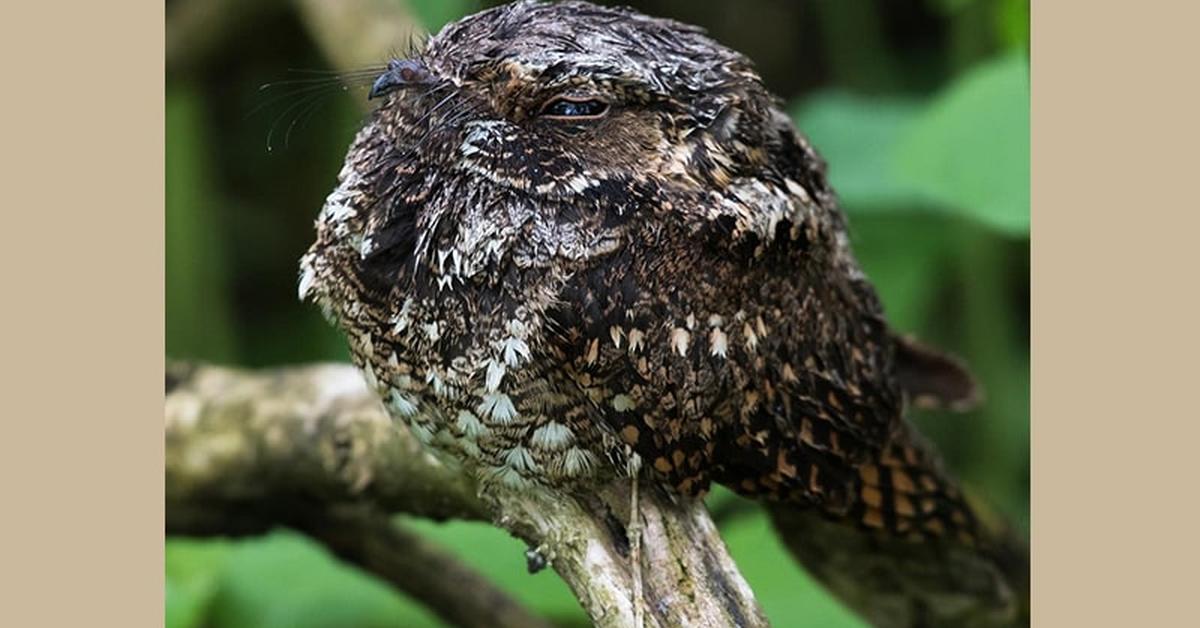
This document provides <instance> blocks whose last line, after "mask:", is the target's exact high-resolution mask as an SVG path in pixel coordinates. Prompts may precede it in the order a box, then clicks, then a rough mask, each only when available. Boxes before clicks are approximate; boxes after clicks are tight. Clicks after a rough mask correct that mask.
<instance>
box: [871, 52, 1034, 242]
mask: <svg viewBox="0 0 1200 628" xmlns="http://www.w3.org/2000/svg"><path fill="white" fill-rule="evenodd" d="M892 157H893V159H894V160H895V169H894V172H895V173H896V175H897V177H898V179H899V180H900V181H901V182H903V183H904V184H906V185H909V186H912V188H913V189H916V190H919V191H920V192H921V193H922V194H924V195H926V196H927V197H929V198H931V199H933V200H936V201H937V202H939V203H941V204H943V205H946V206H948V207H951V208H954V209H955V210H957V211H959V212H961V213H963V214H964V215H967V216H970V217H972V218H975V219H977V220H979V221H981V222H983V223H984V224H986V225H988V226H990V227H992V228H994V229H998V230H1000V231H1003V232H1005V233H1008V234H1010V235H1026V234H1028V233H1029V63H1028V60H1027V58H1026V56H1025V54H1024V53H1023V52H1015V53H1012V54H1009V55H1006V56H1004V57H1002V58H1001V59H999V60H997V61H993V62H989V63H986V64H984V65H981V66H978V67H976V68H974V69H973V70H971V71H970V72H969V73H967V75H966V76H964V77H962V78H961V79H959V80H958V81H956V82H954V83H953V84H952V85H950V87H949V88H947V89H946V90H945V91H944V92H943V93H942V94H941V95H939V96H938V97H937V98H936V99H935V100H934V102H933V103H931V104H930V106H929V107H928V108H927V109H926V110H925V111H924V112H923V113H922V114H921V115H920V116H919V117H918V118H917V119H916V120H914V121H913V123H912V124H911V125H910V126H909V128H908V129H907V131H906V132H905V135H904V137H903V138H902V139H901V140H900V141H899V143H898V144H897V146H896V148H895V152H894V153H893V154H892Z"/></svg>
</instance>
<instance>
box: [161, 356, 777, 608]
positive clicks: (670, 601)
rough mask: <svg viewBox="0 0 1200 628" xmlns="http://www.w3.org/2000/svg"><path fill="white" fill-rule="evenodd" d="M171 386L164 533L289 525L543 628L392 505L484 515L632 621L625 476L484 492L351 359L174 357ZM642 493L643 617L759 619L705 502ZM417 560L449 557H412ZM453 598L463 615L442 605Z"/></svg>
mask: <svg viewBox="0 0 1200 628" xmlns="http://www.w3.org/2000/svg"><path fill="white" fill-rule="evenodd" d="M167 389H168V394H167V399H166V439H167V456H166V494H167V495H166V497H167V531H168V533H171V534H248V533H257V532H261V531H264V530H266V529H269V528H270V527H272V526H275V525H288V526H291V527H295V528H297V529H300V530H302V531H305V532H306V533H308V534H309V535H311V536H313V537H314V538H316V539H317V540H319V541H320V542H322V543H324V544H325V545H326V546H328V547H330V549H331V550H332V551H333V552H334V553H335V554H337V555H339V556H341V557H343V558H344V559H347V560H349V561H350V562H352V563H354V564H357V565H359V566H360V567H362V568H364V569H366V570H368V571H371V572H373V573H376V574H378V575H380V576H381V577H383V578H385V579H387V580H389V581H390V582H392V583H393V584H395V585H396V586H397V587H398V588H401V589H403V590H405V591H408V592H410V593H412V594H413V595H415V596H417V597H419V598H420V599H422V600H424V601H426V602H427V603H429V604H430V606H431V607H432V608H434V609H435V610H436V611H437V612H439V613H440V614H442V616H443V617H446V618H447V619H448V620H450V621H453V622H455V623H457V624H458V625H467V626H469V625H483V624H474V623H471V621H472V618H479V617H480V616H479V615H478V613H479V612H483V611H484V610H486V611H487V612H488V613H490V614H489V615H487V618H486V619H487V620H488V621H490V624H487V625H504V624H500V623H497V622H498V620H497V617H501V616H504V613H509V614H511V617H512V618H513V619H511V620H510V621H512V622H514V623H512V624H509V625H525V626H537V625H539V623H537V622H539V621H540V620H536V618H533V617H531V616H529V615H528V614H527V613H526V611H524V610H522V609H520V608H519V607H518V606H517V605H516V604H515V602H511V601H510V600H508V599H507V598H505V597H504V594H503V593H500V592H499V590H498V589H496V588H495V587H494V586H492V585H489V584H488V583H486V581H484V580H483V579H482V578H481V577H479V576H476V575H474V574H472V573H470V572H467V571H465V570H466V567H463V566H461V565H457V563H451V562H449V561H452V560H453V559H450V558H449V557H444V556H440V555H437V553H436V550H432V548H428V546H424V545H418V544H419V543H420V541H419V540H418V539H415V538H413V537H412V535H411V534H409V533H406V532H403V531H400V530H398V529H396V528H395V527H393V526H391V525H390V524H388V523H387V522H386V515H387V514H390V513H395V512H406V513H412V514H417V515H421V516H428V517H434V518H448V517H460V518H467V519H489V520H491V521H493V522H495V523H496V524H497V525H499V526H501V527H503V528H504V529H506V530H508V531H509V532H511V533H513V534H514V535H516V536H518V537H520V538H521V539H523V540H525V541H526V542H527V543H528V544H529V545H530V546H531V547H535V548H538V549H537V552H536V555H535V557H537V556H540V557H541V558H545V559H546V560H548V562H549V564H550V565H551V566H553V567H554V568H555V570H556V571H558V573H559V575H560V576H562V577H563V579H564V580H565V581H566V582H567V584H568V585H569V586H570V587H571V589H572V591H574V592H575V595H576V596H577V597H578V598H579V600H580V603H581V604H582V606H583V608H584V611H585V612H587V614H588V615H589V616H590V617H591V619H592V621H593V623H595V624H596V625H598V626H612V627H617V626H622V627H623V626H633V625H635V622H634V616H635V603H634V598H633V591H634V590H635V588H634V573H633V570H632V564H631V563H632V561H631V559H630V539H629V536H628V531H627V530H626V524H627V522H629V521H630V516H629V514H630V494H629V493H630V485H629V482H628V481H622V482H619V483H617V484H616V485H613V486H606V487H599V488H597V489H596V490H595V491H594V492H592V493H589V494H587V495H581V496H569V495H564V494H561V493H557V492H549V491H522V492H519V493H515V492H505V491H488V492H487V493H486V494H484V495H483V496H482V499H481V498H480V497H479V496H477V494H476V487H475V486H474V485H473V483H472V482H470V481H469V480H468V479H467V478H466V477H465V476H464V475H463V474H461V473H459V472H457V471H456V470H454V469H451V468H450V467H448V466H446V465H444V464H442V463H441V462H439V461H438V460H437V459H436V458H434V457H433V456H431V455H430V454H428V453H426V452H425V451H424V450H422V449H421V447H420V445H419V444H418V443H417V442H416V440H415V439H414V438H412V437H411V435H410V434H409V433H408V432H407V431H406V430H404V429H400V428H398V427H396V426H395V424H394V423H392V421H391V420H390V419H389V418H388V417H387V416H386V414H385V413H384V411H383V408H382V406H381V404H380V403H379V402H378V400H377V399H376V398H375V397H374V396H373V395H371V394H370V393H369V392H368V391H367V389H366V386H365V385H364V384H363V383H362V381H361V376H360V375H359V373H358V372H357V371H356V370H355V369H354V368H353V367H350V366H340V365H338V366H335V365H321V366H311V367H298V368H288V369H278V370H273V371H265V372H247V371H238V370H232V369H225V368H218V367H188V366H184V365H171V366H169V367H168V371H167ZM640 493H641V495H640V501H639V515H640V516H639V520H640V523H641V530H642V531H641V539H642V543H641V547H642V551H641V560H640V565H641V574H642V584H643V586H642V587H641V589H642V596H641V598H640V605H641V609H642V610H643V611H644V625H646V626H661V627H666V626H765V625H766V624H767V622H766V619H765V618H764V616H763V614H762V611H761V610H760V609H759V608H758V605H757V603H756V602H755V600H754V596H753V593H752V592H751V590H750V588H749V586H748V585H747V584H746V582H745V580H744V579H743V578H742V577H741V574H740V573H739V572H738V571H737V568H736V566H735V565H734V563H733V561H732V559H731V558H730V557H729V555H728V553H727V551H726V549H725V545H724V543H723V542H722V541H721V539H720V536H719V535H718V534H717V530H716V527H715V526H714V525H713V523H712V520H711V519H710V518H709V516H708V513H707V512H706V511H705V509H704V506H703V504H702V503H700V502H698V501H690V500H677V499H675V498H673V497H671V496H669V495H667V494H664V493H662V492H659V491H656V490H653V489H652V488H651V487H647V486H643V487H641V490H640ZM407 560H420V561H422V564H424V565H429V564H430V563H433V564H441V565H452V566H447V567H438V568H430V567H428V566H425V567H421V568H415V569H414V568H412V566H411V563H408V562H405V561H407ZM438 571H440V573H434V572H438ZM454 573H458V574H463V573H467V574H470V575H469V576H451V575H450V574H454ZM443 576H445V577H443ZM464 578H469V579H470V581H471V585H470V586H464V585H463V584H462V582H464ZM463 596H469V598H470V599H467V598H464V597H463ZM464 600H466V601H464ZM451 601H452V602H451ZM471 609H473V610H471ZM458 610H461V611H462V613H463V614H464V615H463V616H457V617H451V616H449V615H448V613H451V612H454V611H458ZM521 622H525V623H521Z"/></svg>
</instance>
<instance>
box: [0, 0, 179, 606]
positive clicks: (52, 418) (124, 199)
mask: <svg viewBox="0 0 1200 628" xmlns="http://www.w3.org/2000/svg"><path fill="white" fill-rule="evenodd" d="M18 7H19V8H18ZM0 25H2V26H0V31H2V32H3V35H2V36H0V47H2V54H0V59H2V61H0V63H2V64H3V68H4V80H3V82H4V97H3V103H4V104H3V109H2V112H0V128H2V129H3V134H2V137H3V140H2V142H0V151H2V152H4V153H6V156H7V159H6V160H5V162H6V163H4V165H3V169H2V170H0V172H3V174H2V175H0V181H3V182H4V186H3V187H4V190H5V197H4V202H3V210H2V212H3V213H2V216H3V217H2V219H0V225H2V226H0V237H2V239H3V246H2V247H0V269H2V270H0V273H2V275H0V282H2V285H3V288H2V292H0V294H3V296H2V297H0V299H2V302H3V307H2V309H0V311H3V315H0V319H2V321H3V322H2V325H3V330H4V338H5V342H4V343H3V351H4V361H5V362H6V363H7V366H8V368H7V372H6V373H5V374H4V380H3V381H4V385H3V388H2V389H3V392H4V412H3V417H2V421H0V424H2V425H3V428H0V430H2V433H0V482H2V483H3V486H2V487H0V495H2V497H0V512H3V515H2V516H0V522H2V523H0V544H2V548H0V572H4V576H5V577H4V579H3V580H4V582H3V591H4V593H3V595H0V599H2V600H3V601H2V602H0V625H3V626H122V627H133V626H161V625H162V622H163V502H162V499H163V498H162V495H163V488H162V485H163V465H162V455H163V454H162V449H163V439H162V428H161V425H162V423H161V421H162V419H161V416H162V394H163V379H162V378H163V375H162V366H163V316H162V311H163V310H162V308H163V305H162V304H163V254H162V238H163V209H162V204H163V164H162V155H163V126H164V122H163V104H162V103H163V75H164V60H163V59H164V56H163V52H162V48H163V6H162V5H161V4H158V5H155V4H153V3H149V4H147V3H141V2H137V3H134V2H129V3H122V2H78V3H76V2H72V3H61V2H53V3H8V4H6V5H5V6H4V8H3V9H2V10H0Z"/></svg>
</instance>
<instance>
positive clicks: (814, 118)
mask: <svg viewBox="0 0 1200 628" xmlns="http://www.w3.org/2000/svg"><path fill="white" fill-rule="evenodd" d="M793 109H794V111H795V115H794V116H793V118H794V119H795V120H796V124H797V126H799V128H800V130H801V131H803V132H804V133H805V134H806V135H807V136H808V138H809V139H810V140H811V141H812V143H813V146H815V147H816V149H817V152H819V153H820V154H821V156H822V157H824V158H825V161H826V163H827V164H828V169H829V181H830V184H832V185H833V187H834V189H835V190H837V193H838V197H839V199H840V200H841V203H842V205H843V206H844V207H846V208H847V210H848V211H855V212H858V211H871V210H879V209H889V208H894V207H898V206H903V205H914V204H920V203H923V202H925V199H923V198H922V197H921V194H920V190H919V189H917V188H916V187H914V186H912V185H909V184H908V183H906V182H904V181H901V180H899V179H898V178H897V177H896V174H895V172H893V165H894V164H893V162H892V160H891V152H892V150H893V148H894V146H895V144H896V142H897V140H899V139H900V138H901V137H902V136H903V135H904V133H905V130H906V129H907V128H908V126H909V124H910V123H911V122H912V120H914V119H915V118H916V117H917V116H918V114H920V112H921V102H920V101H918V100H915V99H909V98H901V97H883V98H866V97H862V96H856V95H854V94H849V93H846V92H842V91H825V92H817V93H816V94H814V95H812V96H811V97H809V98H807V99H806V100H805V101H804V102H802V103H801V104H800V105H799V106H796V107H794V108H793Z"/></svg>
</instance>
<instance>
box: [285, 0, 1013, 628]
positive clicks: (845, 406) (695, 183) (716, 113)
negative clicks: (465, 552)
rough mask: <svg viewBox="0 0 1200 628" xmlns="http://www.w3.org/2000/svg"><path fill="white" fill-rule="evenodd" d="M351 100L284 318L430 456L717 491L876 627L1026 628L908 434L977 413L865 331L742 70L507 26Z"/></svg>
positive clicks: (772, 99)
mask: <svg viewBox="0 0 1200 628" xmlns="http://www.w3.org/2000/svg"><path fill="white" fill-rule="evenodd" d="M370 97H371V98H372V99H374V100H376V101H377V102H378V103H379V104H378V106H377V107H376V108H375V109H374V111H373V112H372V113H371V114H370V115H369V117H368V118H367V119H366V120H365V122H364V123H363V125H362V127H361V129H360V130H359V131H358V133H357V134H356V136H355V137H354V139H353V141H352V143H351V145H350V147H349V150H348V152H347V155H346V158H345V161H344V163H343V166H342V169H341V171H340V173H339V174H338V178H337V184H336V187H335V189H334V190H333V191H332V192H331V193H330V194H329V196H328V197H327V198H326V199H325V203H324V206H323V207H322V209H321V211H320V213H319V215H318V217H317V219H316V221H315V231H316V236H315V240H314V242H313V244H312V245H311V247H310V248H309V250H308V251H307V252H306V253H305V254H304V255H303V257H302V258H301V261H300V273H299V294H300V298H301V299H302V300H311V301H314V302H315V303H316V304H318V305H319V307H320V308H321V309H322V311H323V312H324V313H325V316H326V317H327V318H328V319H329V320H330V321H332V322H333V324H334V325H336V326H337V327H338V328H339V329H340V330H341V331H342V332H343V333H344V334H345V336H346V338H347V341H348V344H349V347H350V350H351V354H352V356H353V359H354V361H355V363H356V364H357V365H358V366H360V367H361V368H362V370H363V374H364V377H365V379H366V381H367V383H368V385H369V386H370V387H371V388H372V389H374V390H375V391H376V392H377V393H378V394H379V396H380V397H381V399H382V400H383V402H384V405H385V406H386V407H387V409H388V411H389V413H390V414H391V415H392V416H393V417H394V418H395V419H396V420H397V421H400V422H402V423H403V424H405V425H406V426H407V427H408V429H409V430H410V431H411V433H412V434H413V436H414V437H415V438H416V439H418V440H419V441H420V442H421V443H423V444H424V445H425V446H426V447H427V448H428V449H429V450H430V451H431V452H433V453H434V454H436V455H437V456H439V457H440V458H442V459H444V460H445V461H447V463H449V464H453V465H456V467H458V468H461V469H463V470H464V472H467V473H471V474H473V476H474V477H475V478H476V479H477V480H478V481H479V483H480V485H481V486H484V487H500V488H503V489H505V490H517V491H520V490H533V489H535V488H537V489H547V490H560V491H568V492H572V491H574V492H579V491H587V490H589V487H595V486H597V485H599V484H601V483H603V482H608V481H611V480H613V479H614V478H621V477H626V476H628V475H629V474H630V473H631V469H634V470H637V471H636V472H637V473H638V474H641V476H642V477H643V478H644V481H646V482H648V483H651V484H653V485H655V486H659V487H662V488H663V489H664V490H667V491H669V492H671V493H672V494H674V495H678V496H680V497H682V498H698V497H700V496H703V495H704V494H705V493H706V492H707V491H708V490H709V489H710V487H711V486H712V484H714V483H716V484H720V485H723V486H726V487H728V488H729V489H731V490H732V491H734V492H736V493H738V494H740V495H742V496H745V497H748V498H750V499H753V500H757V501H760V502H762V503H764V504H765V505H766V506H767V508H768V509H769V510H770V511H771V512H772V513H773V515H774V516H775V518H776V521H777V523H778V524H779V525H780V527H781V528H783V527H786V526H792V527H801V528H803V529H804V530H805V531H806V533H807V534H810V535H811V536H812V538H814V539H830V541H829V542H830V543H832V544H833V545H829V544H824V543H822V544H821V546H820V547H812V546H806V545H805V544H804V543H801V547H796V546H795V544H793V543H791V542H790V541H789V545H791V546H792V549H793V551H794V553H795V554H796V555H797V557H798V558H799V559H800V560H801V562H803V563H804V564H805V565H806V566H807V567H808V568H809V569H810V570H811V571H812V572H813V573H814V574H815V575H816V576H817V577H818V579H820V580H821V581H822V582H824V583H825V584H826V586H828V587H830V588H831V589H832V590H833V591H834V592H835V594H838V595H839V596H840V597H841V598H842V599H843V600H846V601H847V603H849V604H851V605H852V606H854V607H855V608H857V609H858V610H859V611H860V612H861V613H863V614H864V616H865V617H867V618H868V619H869V620H870V621H872V622H873V623H875V624H876V625H896V626H901V625H912V626H916V625H930V626H934V625H964V626H965V625H981V626H982V625H995V626H1006V625H1018V623H1019V622H1020V621H1022V620H1021V616H1022V611H1021V601H1020V598H1021V594H1020V591H1019V589H1020V586H1021V585H1020V583H1019V580H1020V578H1019V577H1015V576H1013V575H1012V572H1013V571H1014V570H1013V569H1011V568H1007V567H1006V566H1005V563H1006V561H1005V560H1003V558H1004V556H1005V553H1004V552H1003V551H1001V549H1002V548H1007V547H1009V546H1010V545H1011V544H1009V545H1005V543H1004V542H1003V540H998V539H999V536H998V535H996V534H994V533H992V532H989V531H988V530H986V529H985V526H983V525H982V523H981V521H980V517H979V516H978V511H977V508H975V507H974V506H973V505H972V504H970V503H969V502H968V500H967V499H966V497H965V496H964V494H963V491H962V489H961V488H960V487H959V485H958V484H957V482H956V481H955V480H954V479H953V478H952V477H951V475H950V474H949V473H948V472H947V471H946V470H945V469H944V468H943V466H942V464H941V462H940V461H939V459H938V455H937V452H936V449H935V448H934V447H933V446H932V445H930V444H929V443H928V442H926V441H925V440H924V439H922V438H921V437H920V435H919V434H918V433H917V431H916V429H915V428H914V427H913V425H912V424H911V423H910V422H909V420H908V419H907V418H906V417H907V413H906V411H907V409H908V408H910V407H912V406H913V405H941V406H946V407H951V408H961V407H966V406H970V405H971V404H973V403H975V402H976V401H977V400H978V397H979V394H978V386H977V385H976V383H975V381H974V379H973V377H972V376H971V374H970V373H969V371H968V370H967V369H966V367H965V365H963V364H962V363H961V361H959V360H958V359H957V358H954V357H953V356H949V355H947V354H944V353H942V352H940V351H937V350H935V349H933V348H931V347H928V346H925V345H923V344H921V343H919V342H917V341H916V340H914V339H911V338H908V337H906V336H904V335H902V334H900V333H898V332H897V331H896V330H894V329H892V327H890V326H889V324H888V322H887V320H886V317H885V315H884V311H883V307H882V305H881V303H880V300H879V297H878V296H877V294H876V292H875V289H874V288H873V286H872V284H871V282H870V280H869V278H868V277H867V276H866V275H865V273H864V272H863V270H862V268H861V267H860V265H859V263H858V262H857V260H856V258H855V256H854V253H853V251H852V247H851V245H850V240H849V237H848V231H847V220H846V217H845V215H844V213H843V212H842V211H841V209H840V207H839V205H838V201H837V197H836V194H835V191H834V190H833V189H832V188H831V187H830V185H829V182H828V179H827V177H826V165H825V163H824V161H823V159H822V158H821V157H820V155H819V154H818V153H817V151H816V149H815V148H814V146H813V145H812V144H811V142H810V141H809V140H808V139H807V138H806V137H805V136H804V135H803V134H802V133H801V132H800V130H798V129H797V128H796V126H795V125H794V124H793V122H792V120H791V118H790V117H789V116H788V115H787V114H786V113H785V112H784V111H783V109H782V107H781V101H780V99H779V98H778V97H776V96H775V95H774V94H772V93H771V91H770V90H769V89H768V88H767V86H766V85H765V84H764V81H763V79H762V78H761V77H760V76H759V74H758V73H757V72H756V70H755V68H754V65H753V63H752V62H751V61H750V60H749V59H748V58H747V57H746V56H744V55H743V54H741V53H739V52H736V51H734V50H732V49H730V48H728V47H726V46H724V45H722V44H720V43H718V42H717V41H715V40H714V39H713V38H711V37H710V36H709V35H708V34H707V33H706V32H705V31H704V30H703V29H701V28H699V27H696V26H692V25H688V24H683V23H680V22H677V21H674V20H670V19H665V18H656V17H650V16H646V15H643V14H641V13H639V12H637V11H635V10H633V9H629V8H611V7H604V6H598V5H594V4H591V3H588V2H583V1H579V0H568V1H563V2H540V1H535V0H521V1H518V2H514V3H511V4H506V5H502V6H498V7H495V8H491V9H487V10H484V11H481V12H479V13H476V14H473V15H470V16H467V17H465V18H463V19H461V20H459V21H457V22H452V23H450V24H448V25H446V26H445V27H444V28H443V29H442V30H441V31H440V32H438V33H437V34H436V35H433V36H431V37H430V38H429V39H428V40H427V42H426V43H425V45H424V46H423V47H421V48H420V49H419V50H413V51H411V54H410V55H408V56H407V57H405V58H402V59H393V60H391V61H390V62H388V64H387V66H386V68H384V69H383V71H382V72H381V73H380V75H379V77H378V78H377V80H375V82H374V84H373V85H372V87H371V90H370ZM485 490H486V489H485ZM838 544H841V545H842V546H844V547H845V551H844V552H840V553H839V551H838V547H839V545H838ZM998 548H1001V549H998ZM1010 554H1011V552H1010ZM954 556H965V557H967V558H965V559H963V560H957V559H955V558H954ZM956 561H957V562H956ZM964 561H965V562H964ZM1010 562H1011V561H1010ZM1017 562H1018V563H1019V562H1020V561H1017ZM951 563H954V564H951ZM964 564H965V565H966V566H965V567H964ZM964 569H966V570H968V571H970V573H971V574H972V575H969V576H964V575H963V573H962V570H964ZM856 570H857V571H856ZM1016 571H1017V572H1019V571H1020V568H1019V567H1018V568H1017V569H1016ZM1026 596H1027V594H1026ZM968 620H969V621H968ZM972 622H974V623H972Z"/></svg>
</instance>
